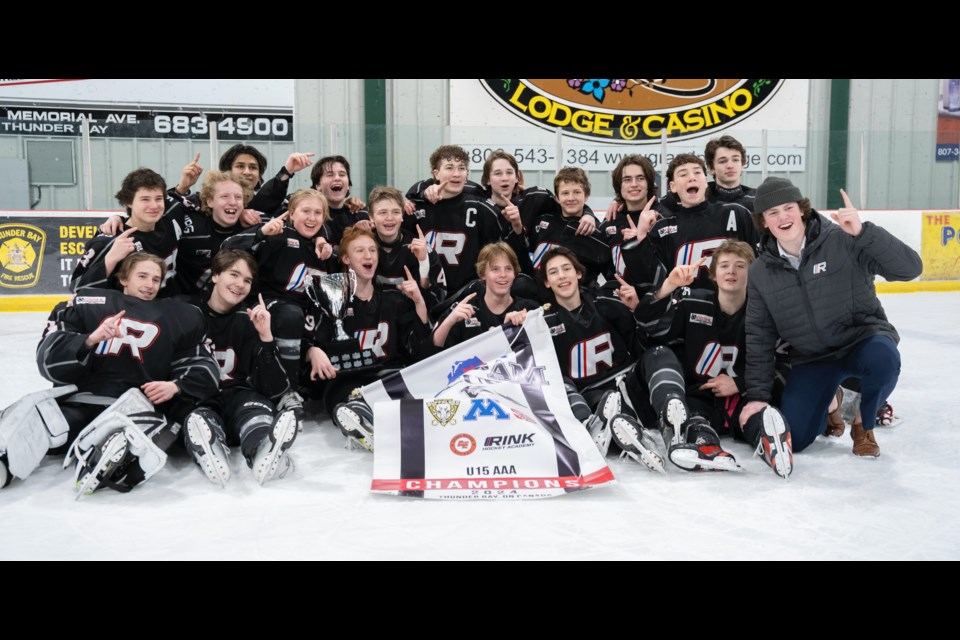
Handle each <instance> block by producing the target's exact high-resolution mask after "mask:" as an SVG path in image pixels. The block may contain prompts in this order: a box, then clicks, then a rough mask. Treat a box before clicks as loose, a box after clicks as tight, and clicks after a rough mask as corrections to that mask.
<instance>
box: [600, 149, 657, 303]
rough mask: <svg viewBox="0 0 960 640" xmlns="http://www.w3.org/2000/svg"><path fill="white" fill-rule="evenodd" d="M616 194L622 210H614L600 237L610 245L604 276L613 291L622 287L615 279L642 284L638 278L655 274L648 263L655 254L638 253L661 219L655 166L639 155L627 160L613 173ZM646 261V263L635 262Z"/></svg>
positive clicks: (601, 228)
mask: <svg viewBox="0 0 960 640" xmlns="http://www.w3.org/2000/svg"><path fill="white" fill-rule="evenodd" d="M613 191H614V193H615V194H616V197H615V199H614V203H615V204H617V205H619V206H620V207H621V210H620V211H617V210H616V208H615V207H614V208H613V209H614V210H613V211H612V212H608V213H609V215H608V216H607V220H605V221H604V223H603V224H602V225H601V226H600V237H602V238H603V239H604V241H605V242H606V243H607V244H609V245H610V258H611V269H610V270H609V271H608V273H606V274H604V275H605V276H606V280H607V282H608V283H609V286H611V287H613V288H617V287H619V285H618V283H617V282H616V280H615V278H614V275H618V276H620V277H621V278H623V279H624V280H626V281H627V282H629V283H631V284H642V283H641V282H640V281H639V280H638V279H637V277H639V276H641V275H643V274H649V273H655V268H654V267H655V265H652V264H650V263H649V262H650V259H651V258H652V257H653V253H652V252H649V251H648V252H640V251H636V248H637V246H638V245H639V244H640V242H641V241H642V240H643V239H644V238H646V237H647V234H648V233H649V232H650V228H651V227H652V226H653V223H654V222H656V221H657V218H658V217H659V215H660V214H659V206H658V205H657V202H656V200H657V184H656V182H655V178H654V171H653V164H651V163H650V161H649V160H647V159H646V158H645V157H643V156H641V155H639V154H630V155H627V156H624V157H623V159H622V160H620V162H619V163H618V164H617V166H616V168H615V169H614V170H613ZM644 257H646V260H647V263H640V264H638V263H637V262H636V261H637V260H641V259H642V258H644ZM635 276H636V277H635ZM605 286H606V285H605Z"/></svg>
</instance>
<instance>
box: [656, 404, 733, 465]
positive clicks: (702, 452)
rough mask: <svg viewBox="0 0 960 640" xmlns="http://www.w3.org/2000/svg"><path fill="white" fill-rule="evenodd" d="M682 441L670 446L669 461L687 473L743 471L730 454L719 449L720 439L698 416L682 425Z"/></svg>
mask: <svg viewBox="0 0 960 640" xmlns="http://www.w3.org/2000/svg"><path fill="white" fill-rule="evenodd" d="M682 433H683V440H682V441H681V442H680V443H679V444H674V445H671V447H670V461H671V462H672V463H673V464H675V465H677V466H678V467H680V468H681V469H685V470H687V471H743V469H741V468H740V465H738V464H737V460H736V458H734V457H733V455H732V454H730V453H728V452H726V451H724V450H723V449H722V448H721V447H720V437H719V436H718V435H717V432H716V431H714V429H713V427H711V426H710V425H709V424H707V421H706V420H704V419H703V418H702V417H700V416H694V417H692V418H690V419H689V420H687V422H686V423H685V424H684V425H683V430H682Z"/></svg>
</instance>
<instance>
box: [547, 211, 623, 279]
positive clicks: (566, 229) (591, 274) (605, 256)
mask: <svg viewBox="0 0 960 640" xmlns="http://www.w3.org/2000/svg"><path fill="white" fill-rule="evenodd" d="M579 225H580V218H579V217H569V218H568V217H566V216H562V215H559V216H558V215H554V214H552V213H549V214H546V215H543V216H541V217H540V219H539V220H538V221H537V223H536V224H535V225H534V226H533V228H531V229H528V232H529V235H530V246H531V247H532V248H533V256H532V258H531V260H532V261H533V267H534V269H539V268H540V263H541V261H542V260H543V256H544V254H546V253H547V251H549V250H550V249H553V248H554V247H566V248H568V249H570V250H571V251H573V252H574V253H575V254H576V255H577V258H579V259H580V262H581V263H583V266H584V268H585V269H586V273H584V274H583V280H582V281H581V282H582V285H583V286H585V287H594V286H596V283H597V276H599V275H600V274H602V273H607V272H608V271H609V266H610V245H609V244H607V242H606V241H605V240H604V238H603V235H602V234H601V233H600V231H599V230H597V231H594V232H593V233H592V234H591V235H588V236H578V235H577V228H578V227H579Z"/></svg>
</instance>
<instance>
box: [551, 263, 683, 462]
mask: <svg viewBox="0 0 960 640" xmlns="http://www.w3.org/2000/svg"><path fill="white" fill-rule="evenodd" d="M583 273H584V268H583V265H582V264H580V260H579V259H578V258H577V256H576V254H575V253H573V252H572V251H570V249H567V248H566V247H555V248H553V249H550V250H549V251H547V253H546V255H544V257H543V261H542V265H541V267H540V269H539V270H538V271H537V277H538V279H539V280H540V283H541V284H542V285H543V286H544V287H546V288H547V289H549V290H550V293H551V294H552V297H553V301H554V302H555V303H556V304H555V306H553V307H551V309H550V311H548V312H547V313H546V314H545V315H544V319H545V320H546V322H547V324H548V325H549V326H550V334H551V335H552V336H553V346H554V349H556V352H557V360H558V362H559V364H560V370H561V372H562V373H563V376H564V382H565V385H566V391H567V398H568V400H569V401H570V407H571V408H572V409H573V415H575V416H576V417H577V419H578V420H580V421H582V422H584V424H585V425H587V428H588V429H589V430H590V434H591V436H592V437H593V440H594V442H595V443H596V444H597V447H598V448H599V449H600V451H601V452H602V453H603V454H604V455H606V453H607V450H608V448H609V446H610V439H611V436H612V437H613V439H614V440H615V441H616V443H617V445H618V446H619V447H620V449H621V450H622V451H623V454H624V455H627V456H629V457H631V458H632V459H634V460H636V461H637V462H640V463H642V464H644V465H645V466H647V467H648V468H649V469H651V470H653V471H659V472H661V473H662V472H663V465H664V462H665V458H666V449H665V447H664V444H663V441H662V439H660V440H659V441H656V436H657V435H658V434H657V433H656V432H654V431H653V430H650V429H639V428H637V427H636V425H637V423H636V421H635V420H628V419H627V418H628V417H629V416H628V415H626V414H623V413H621V407H622V397H621V393H620V391H619V389H618V387H619V380H620V379H621V377H622V376H626V375H627V374H628V373H629V371H630V369H631V368H632V367H633V363H634V362H635V361H636V358H637V355H638V354H639V353H640V347H639V343H638V342H637V324H636V321H635V320H634V318H633V314H632V313H631V312H630V309H629V308H627V306H626V305H624V303H623V302H622V301H621V300H619V299H618V298H615V297H612V296H606V295H604V294H603V293H602V292H601V293H593V292H590V291H588V290H586V289H584V290H581V289H580V281H581V279H582V278H583ZM633 404H636V403H633ZM625 410H626V411H629V409H625ZM591 411H593V412H594V413H593V416H591Z"/></svg>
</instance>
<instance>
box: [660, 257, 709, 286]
mask: <svg viewBox="0 0 960 640" xmlns="http://www.w3.org/2000/svg"><path fill="white" fill-rule="evenodd" d="M706 261H707V256H703V257H702V258H700V259H699V260H697V262H696V263H694V264H678V265H677V266H675V267H674V268H673V271H671V272H670V275H669V276H667V283H669V284H670V285H671V286H672V287H673V289H678V288H679V287H689V286H690V285H691V284H693V281H694V280H696V279H697V273H698V272H699V271H700V267H702V266H703V263H704V262H706ZM667 283H665V284H667Z"/></svg>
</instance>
